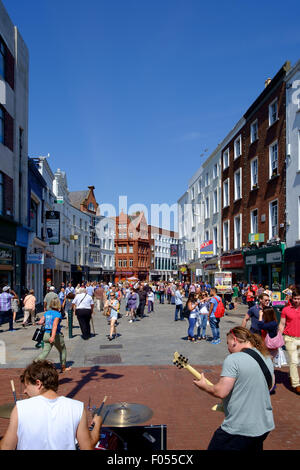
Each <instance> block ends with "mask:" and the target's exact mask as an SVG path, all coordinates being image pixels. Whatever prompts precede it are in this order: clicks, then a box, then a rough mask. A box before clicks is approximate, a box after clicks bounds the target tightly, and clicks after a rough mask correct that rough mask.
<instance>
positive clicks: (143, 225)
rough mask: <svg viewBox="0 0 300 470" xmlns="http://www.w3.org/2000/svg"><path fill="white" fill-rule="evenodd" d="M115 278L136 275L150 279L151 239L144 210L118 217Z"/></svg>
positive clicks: (122, 214) (117, 279) (141, 278)
mask: <svg viewBox="0 0 300 470" xmlns="http://www.w3.org/2000/svg"><path fill="white" fill-rule="evenodd" d="M115 265H116V268H115V269H116V274H115V280H116V281H119V280H126V279H128V278H130V277H136V278H137V279H140V280H148V279H149V272H150V239H149V235H148V225H147V221H146V218H145V216H144V213H143V212H140V213H139V212H137V213H135V214H132V215H127V214H124V213H123V212H121V213H120V215H119V216H118V217H116V236H115Z"/></svg>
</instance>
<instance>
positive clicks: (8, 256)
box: [0, 248, 13, 264]
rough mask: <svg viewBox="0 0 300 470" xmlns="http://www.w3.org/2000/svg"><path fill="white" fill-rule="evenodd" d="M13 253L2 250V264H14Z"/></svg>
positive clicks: (0, 257)
mask: <svg viewBox="0 0 300 470" xmlns="http://www.w3.org/2000/svg"><path fill="white" fill-rule="evenodd" d="M12 262H13V252H12V250H10V249H8V248H0V264H12Z"/></svg>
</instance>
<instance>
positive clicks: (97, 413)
mask: <svg viewBox="0 0 300 470" xmlns="http://www.w3.org/2000/svg"><path fill="white" fill-rule="evenodd" d="M106 400H107V396H106V395H105V397H104V398H103V402H102V403H101V405H100V407H99V408H98V410H97V411H96V415H97V416H100V413H101V411H102V408H103V406H104V403H105V402H106ZM94 426H95V423H93V424H92V425H91V426H90V427H89V430H90V431H92V430H93V429H94Z"/></svg>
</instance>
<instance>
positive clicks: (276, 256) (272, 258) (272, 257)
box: [266, 251, 282, 263]
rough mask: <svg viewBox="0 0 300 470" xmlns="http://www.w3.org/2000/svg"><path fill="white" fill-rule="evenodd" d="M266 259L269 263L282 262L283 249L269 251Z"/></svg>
mask: <svg viewBox="0 0 300 470" xmlns="http://www.w3.org/2000/svg"><path fill="white" fill-rule="evenodd" d="M266 261H267V263H281V262H282V254H281V251H277V252H276V253H267V258H266Z"/></svg>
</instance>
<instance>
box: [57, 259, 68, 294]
mask: <svg viewBox="0 0 300 470" xmlns="http://www.w3.org/2000/svg"><path fill="white" fill-rule="evenodd" d="M70 280H71V263H67V262H66V261H61V260H59V259H57V258H56V259H55V270H54V286H55V287H56V288H57V289H59V288H60V286H61V284H62V282H64V283H65V284H67V283H68V282H70Z"/></svg>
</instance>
